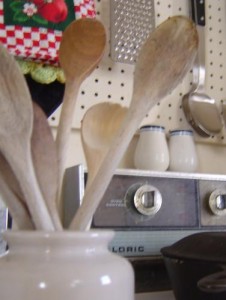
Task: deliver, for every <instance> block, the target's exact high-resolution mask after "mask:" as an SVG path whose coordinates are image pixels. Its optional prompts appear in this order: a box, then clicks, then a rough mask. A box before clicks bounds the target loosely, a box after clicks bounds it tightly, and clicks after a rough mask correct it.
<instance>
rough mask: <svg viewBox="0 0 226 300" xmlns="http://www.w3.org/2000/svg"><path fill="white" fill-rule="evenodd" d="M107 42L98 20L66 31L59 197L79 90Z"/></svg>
mask: <svg viewBox="0 0 226 300" xmlns="http://www.w3.org/2000/svg"><path fill="white" fill-rule="evenodd" d="M105 44H106V33H105V29H104V26H103V25H102V23H101V22H100V21H98V20H95V19H89V18H86V19H79V20H76V21H74V22H72V23H70V25H69V26H68V27H67V28H66V30H65V31H64V33H63V37H62V40H61V44H60V50H59V60H60V65H61V67H62V68H63V71H64V74H65V77H66V85H65V94H64V98H63V105H62V110H61V115H60V121H59V126H58V130H57V137H56V144H57V152H58V164H59V185H58V186H59V192H58V197H59V198H60V193H61V185H62V178H63V174H64V169H65V163H66V158H67V151H68V144H69V137H70V130H71V126H72V120H73V115H74V110H75V103H76V98H77V95H78V91H79V88H80V85H81V83H82V82H83V81H84V79H86V78H87V77H88V76H89V75H90V73H91V72H92V71H93V70H94V69H95V68H96V66H97V64H98V63H99V62H100V60H101V58H102V56H103V53H104V49H105Z"/></svg>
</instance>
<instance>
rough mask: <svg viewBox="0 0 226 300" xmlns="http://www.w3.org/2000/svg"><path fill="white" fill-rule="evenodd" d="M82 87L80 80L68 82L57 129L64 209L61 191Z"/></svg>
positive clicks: (59, 201)
mask: <svg viewBox="0 0 226 300" xmlns="http://www.w3.org/2000/svg"><path fill="white" fill-rule="evenodd" d="M79 88H80V82H79V81H75V82H74V83H73V84H70V83H68V84H66V86H65V95H64V100H63V105H62V108H61V113H60V121H59V125H58V129H57V136H56V147H57V158H58V159H57V160H58V170H59V176H58V179H59V182H58V195H57V198H58V200H57V202H58V203H57V204H58V206H59V209H60V210H61V209H62V203H61V192H62V184H63V176H64V171H65V166H66V161H67V155H68V148H69V142H70V133H71V127H72V122H73V116H74V111H75V105H76V99H77V95H78V91H79Z"/></svg>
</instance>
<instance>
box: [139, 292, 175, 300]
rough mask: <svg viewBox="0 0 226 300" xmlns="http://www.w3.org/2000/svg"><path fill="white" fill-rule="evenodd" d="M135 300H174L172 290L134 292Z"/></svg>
mask: <svg viewBox="0 0 226 300" xmlns="http://www.w3.org/2000/svg"><path fill="white" fill-rule="evenodd" d="M135 300H175V298H174V296H173V293H172V291H167V292H158V293H145V294H136V297H135Z"/></svg>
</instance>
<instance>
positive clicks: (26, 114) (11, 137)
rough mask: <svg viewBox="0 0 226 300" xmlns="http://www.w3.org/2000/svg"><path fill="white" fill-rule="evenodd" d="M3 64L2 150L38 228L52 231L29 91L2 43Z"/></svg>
mask: <svg viewBox="0 0 226 300" xmlns="http://www.w3.org/2000/svg"><path fill="white" fill-rule="evenodd" d="M0 65H1V68H0V115H1V119H0V123H1V124H0V151H1V152H2V154H3V156H4V157H5V159H6V160H7V162H8V163H9V164H10V166H11V168H12V170H13V172H14V174H15V176H16V177H17V180H18V182H19V184H20V187H21V190H22V193H23V195H24V197H25V199H26V203H27V206H28V208H29V212H30V214H31V215H32V219H33V222H34V224H35V227H36V228H37V229H43V230H53V229H54V226H53V223H52V220H51V218H50V215H49V213H48V209H47V207H46V204H45V201H44V199H43V196H42V193H41V191H40V188H39V185H38V182H37V180H36V175H35V172H34V168H33V163H32V157H31V149H30V141H31V133H32V126H33V109H32V101H31V97H30V93H29V90H28V87H27V85H26V82H25V79H24V76H23V75H22V73H21V70H20V68H19V66H18V64H17V63H16V61H15V59H14V58H13V57H12V56H11V55H10V54H9V53H8V52H7V50H6V49H5V48H4V46H2V45H0Z"/></svg>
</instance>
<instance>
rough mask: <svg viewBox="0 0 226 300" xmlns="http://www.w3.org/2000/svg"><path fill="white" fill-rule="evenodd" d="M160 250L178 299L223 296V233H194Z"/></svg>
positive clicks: (225, 256)
mask: <svg viewBox="0 0 226 300" xmlns="http://www.w3.org/2000/svg"><path fill="white" fill-rule="evenodd" d="M161 253H162V255H163V258H164V262H165V265H166V268H167V272H168V274H169V278H170V281H171V284H172V288H173V291H174V294H175V297H176V299H177V300H213V299H214V300H221V299H224V300H225V299H226V271H224V270H225V269H226V233H224V232H202V233H196V234H193V235H190V236H187V237H185V238H183V239H181V240H180V241H178V242H176V243H175V244H173V245H172V246H169V247H165V248H163V249H161Z"/></svg>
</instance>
